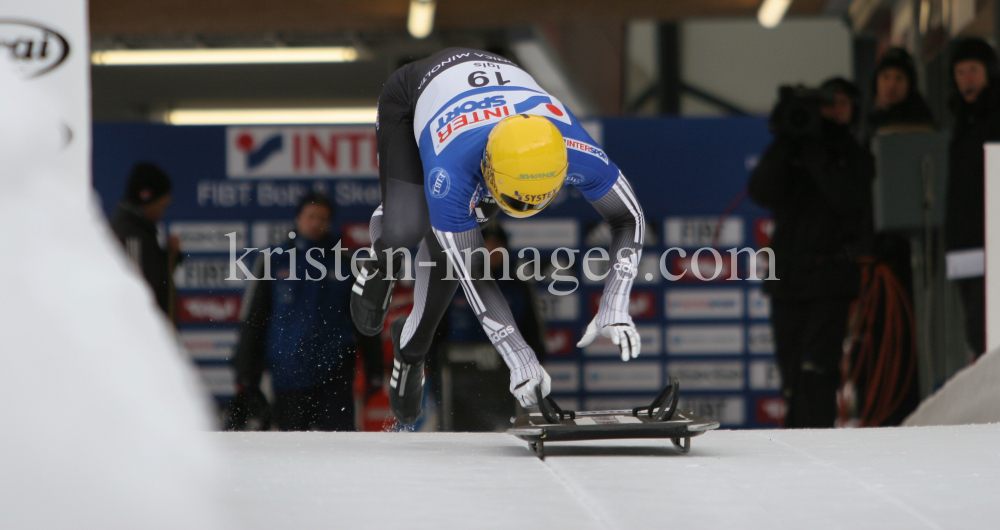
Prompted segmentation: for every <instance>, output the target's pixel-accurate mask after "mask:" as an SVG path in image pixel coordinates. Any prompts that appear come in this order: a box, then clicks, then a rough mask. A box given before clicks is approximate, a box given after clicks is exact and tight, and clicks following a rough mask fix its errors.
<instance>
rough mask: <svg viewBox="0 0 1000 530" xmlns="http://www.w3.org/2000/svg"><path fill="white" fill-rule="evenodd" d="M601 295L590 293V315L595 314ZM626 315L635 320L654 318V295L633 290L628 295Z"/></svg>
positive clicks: (600, 293)
mask: <svg viewBox="0 0 1000 530" xmlns="http://www.w3.org/2000/svg"><path fill="white" fill-rule="evenodd" d="M603 294H604V293H602V292H600V291H596V292H593V293H590V314H592V315H596V314H597V310H598V309H599V308H600V306H601V297H602V296H603ZM628 314H629V315H630V316H631V317H632V318H636V319H651V318H656V293H654V292H652V291H635V290H633V291H632V292H631V293H630V294H629V300H628Z"/></svg>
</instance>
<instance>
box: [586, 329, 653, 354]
mask: <svg viewBox="0 0 1000 530" xmlns="http://www.w3.org/2000/svg"><path fill="white" fill-rule="evenodd" d="M635 330H636V331H638V332H639V340H640V341H641V342H642V347H641V348H640V353H639V358H640V359H642V358H645V357H646V356H650V355H659V354H660V352H661V351H662V346H661V345H660V326H655V325H646V326H636V327H635ZM581 335H582V332H581ZM583 354H584V355H593V356H598V355H617V356H621V347H620V346H615V345H614V344H612V343H611V339H609V338H607V337H605V336H603V335H599V336H598V337H597V338H596V339H594V342H592V343H590V345H588V346H585V347H584V348H583Z"/></svg>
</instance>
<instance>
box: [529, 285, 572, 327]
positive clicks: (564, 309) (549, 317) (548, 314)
mask: <svg viewBox="0 0 1000 530" xmlns="http://www.w3.org/2000/svg"><path fill="white" fill-rule="evenodd" d="M538 304H539V305H540V306H541V307H542V316H543V318H544V319H545V321H546V322H565V321H567V320H578V319H579V318H580V294H579V293H571V294H567V295H563V296H556V295H554V294H552V293H550V292H548V291H538Z"/></svg>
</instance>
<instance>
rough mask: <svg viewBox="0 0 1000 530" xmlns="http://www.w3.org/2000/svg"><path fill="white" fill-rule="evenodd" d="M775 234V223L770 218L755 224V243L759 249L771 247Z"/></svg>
mask: <svg viewBox="0 0 1000 530" xmlns="http://www.w3.org/2000/svg"><path fill="white" fill-rule="evenodd" d="M773 233H774V221H773V220H771V219H768V218H763V219H757V220H755V221H754V222H753V242H754V244H755V245H756V246H757V248H764V247H769V246H771V234H773Z"/></svg>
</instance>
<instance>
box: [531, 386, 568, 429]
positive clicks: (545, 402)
mask: <svg viewBox="0 0 1000 530" xmlns="http://www.w3.org/2000/svg"><path fill="white" fill-rule="evenodd" d="M535 400H536V401H537V402H538V410H539V411H540V412H541V413H542V417H543V418H545V421H547V422H549V423H562V421H563V420H564V419H566V417H567V416H568V417H569V419H571V420H575V419H576V413H575V412H573V411H572V410H563V409H561V408H560V407H559V405H558V404H556V400H555V399H552V396H545V397H542V386H541V385H538V386H536V387H535Z"/></svg>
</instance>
